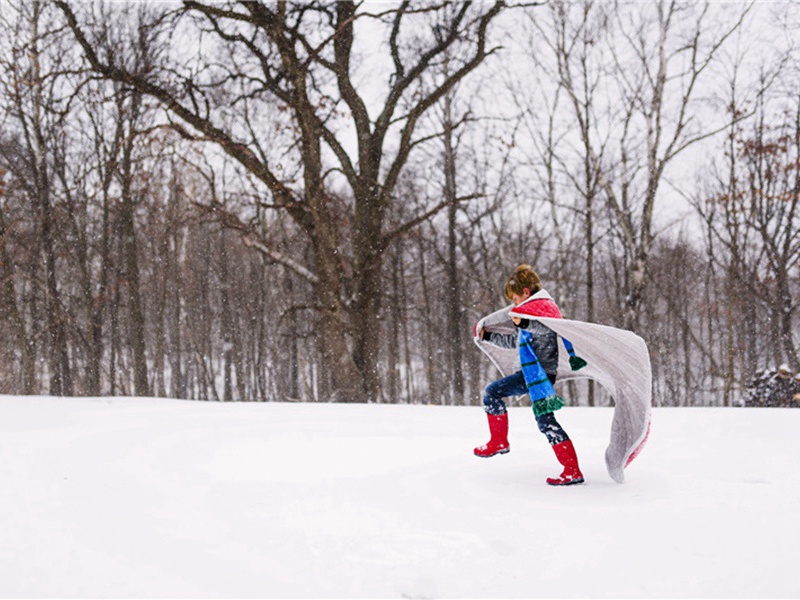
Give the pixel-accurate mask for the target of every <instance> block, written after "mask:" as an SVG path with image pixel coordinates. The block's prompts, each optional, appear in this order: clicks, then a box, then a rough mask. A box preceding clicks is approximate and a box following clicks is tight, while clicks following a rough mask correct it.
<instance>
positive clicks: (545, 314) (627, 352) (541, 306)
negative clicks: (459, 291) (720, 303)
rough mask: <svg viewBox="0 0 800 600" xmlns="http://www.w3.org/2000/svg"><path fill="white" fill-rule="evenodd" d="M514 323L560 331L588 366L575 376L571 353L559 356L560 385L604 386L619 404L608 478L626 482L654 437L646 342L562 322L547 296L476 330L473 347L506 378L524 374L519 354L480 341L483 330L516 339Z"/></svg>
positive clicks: (507, 309)
mask: <svg viewBox="0 0 800 600" xmlns="http://www.w3.org/2000/svg"><path fill="white" fill-rule="evenodd" d="M511 317H517V318H522V319H535V320H537V321H539V322H540V323H542V324H544V325H545V326H547V327H549V328H550V329H552V330H553V331H555V332H556V333H557V334H558V335H559V337H560V338H561V340H562V342H564V343H565V345H564V348H565V349H568V348H570V346H571V347H573V348H574V353H575V354H577V355H578V356H580V357H581V358H582V359H584V360H585V361H586V363H587V364H586V366H584V367H582V368H581V369H580V370H578V371H573V370H572V368H571V367H570V363H569V355H570V354H571V353H569V352H559V353H558V378H557V380H558V381H566V380H570V379H583V378H589V379H593V380H595V381H597V382H598V383H599V384H600V385H602V386H603V387H604V388H605V389H606V390H607V391H608V392H609V394H610V395H611V397H612V398H613V399H614V416H613V418H612V421H611V432H610V436H609V444H608V447H607V448H606V452H605V462H606V469H607V470H608V474H609V476H610V477H611V479H613V480H614V481H616V482H618V483H623V482H624V481H625V473H624V469H625V467H627V466H628V465H629V464H630V463H631V461H632V460H633V459H634V458H636V456H637V455H638V454H639V452H640V451H641V449H642V447H643V446H644V444H645V442H646V441H647V436H648V434H649V432H650V417H651V407H652V389H653V381H652V371H651V367H650V354H649V352H648V350H647V344H646V343H645V341H644V340H643V339H642V338H641V337H639V336H638V335H636V334H635V333H633V332H632V331H627V330H624V329H617V328H615V327H609V326H606V325H599V324H596V323H587V322H584V321H572V320H568V319H562V318H561V313H560V312H559V311H558V307H557V306H556V304H555V302H553V300H552V298H550V296H549V294H547V292H545V291H544V290H542V291H540V292H537V293H536V294H534V295H533V296H531V297H530V298H529V299H528V300H526V301H525V302H523V303H521V304H519V305H518V306H514V305H513V304H512V305H509V306H506V307H505V308H501V309H500V310H498V311H496V312H493V313H492V314H490V315H487V316H486V317H484V318H483V319H481V320H480V321H478V323H477V324H476V325H475V329H474V341H475V344H476V345H477V346H478V348H480V349H481V350H482V351H483V352H484V353H485V354H486V356H487V357H488V358H489V360H491V361H492V363H493V364H494V365H495V366H496V367H497V369H498V371H500V373H501V375H502V376H506V375H510V374H511V373H514V372H515V371H519V370H520V364H519V353H518V352H517V349H516V348H511V349H508V348H499V347H498V346H495V345H494V344H492V343H490V342H487V341H483V340H481V339H480V338H479V337H478V332H480V330H481V328H483V329H486V331H489V332H497V333H516V332H517V331H518V330H517V328H516V327H515V326H514V323H513V321H512V320H511Z"/></svg>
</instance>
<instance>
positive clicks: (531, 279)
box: [505, 265, 542, 300]
mask: <svg viewBox="0 0 800 600" xmlns="http://www.w3.org/2000/svg"><path fill="white" fill-rule="evenodd" d="M525 288H528V290H529V291H530V293H531V295H533V294H535V293H536V292H538V291H539V290H541V289H542V282H541V281H539V276H538V275H537V274H536V271H534V270H533V269H532V268H531V266H530V265H520V266H518V267H517V268H516V269H514V273H513V274H512V275H511V277H509V278H508V281H506V289H505V295H506V299H507V300H511V294H516V295H517V296H522V295H523V294H524V293H525Z"/></svg>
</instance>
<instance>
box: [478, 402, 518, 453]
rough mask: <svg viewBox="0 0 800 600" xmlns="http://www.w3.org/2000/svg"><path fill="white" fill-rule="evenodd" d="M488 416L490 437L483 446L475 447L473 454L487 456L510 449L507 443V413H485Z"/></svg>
mask: <svg viewBox="0 0 800 600" xmlns="http://www.w3.org/2000/svg"><path fill="white" fill-rule="evenodd" d="M486 416H487V417H488V418H489V433H491V436H492V439H490V440H489V442H488V443H487V444H485V445H483V446H478V447H477V448H475V450H474V452H475V456H480V457H481V458H489V457H490V456H494V455H495V454H505V453H506V452H508V451H509V450H510V447H509V445H508V413H505V414H502V415H490V414H488V413H487V414H486Z"/></svg>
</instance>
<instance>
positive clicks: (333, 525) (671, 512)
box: [0, 396, 800, 598]
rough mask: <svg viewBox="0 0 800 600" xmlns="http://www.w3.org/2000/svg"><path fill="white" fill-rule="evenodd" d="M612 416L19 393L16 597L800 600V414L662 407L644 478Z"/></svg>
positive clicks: (8, 512)
mask: <svg viewBox="0 0 800 600" xmlns="http://www.w3.org/2000/svg"><path fill="white" fill-rule="evenodd" d="M611 416H612V413H611V409H608V408H569V407H568V408H566V409H564V410H563V411H561V412H560V413H559V417H560V421H561V422H562V424H563V425H564V427H565V428H566V429H567V431H568V432H569V433H570V435H571V436H572V438H573V439H574V441H575V444H576V447H577V449H578V453H579V457H580V459H581V463H582V467H583V470H584V474H585V475H586V477H587V483H586V484H585V485H583V486H574V487H570V488H552V487H549V486H547V485H545V483H544V479H545V478H546V477H547V476H549V475H553V474H557V473H558V472H559V471H560V470H559V469H558V467H557V464H556V462H555V459H554V457H553V455H552V452H551V450H550V449H549V447H548V446H547V443H546V441H545V439H544V437H543V436H542V435H541V434H540V433H539V432H538V430H537V429H536V426H535V423H534V420H533V415H532V414H531V411H530V409H529V408H512V409H511V410H510V420H511V431H510V436H511V437H510V439H511V444H512V451H511V453H510V454H507V455H503V456H497V457H494V458H491V459H479V458H476V457H474V456H472V447H473V446H475V445H478V444H481V443H483V442H485V441H486V439H487V428H486V423H485V417H484V415H483V413H482V410H481V409H480V408H478V407H443V406H398V405H336V404H293V403H268V404H256V403H242V404H220V403H204V402H190V401H179V400H167V399H133V398H114V399H109V398H94V399H87V398H67V399H64V398H49V397H13V396H0V490H1V491H0V532H2V544H0V597H33V596H39V597H41V596H46V597H81V598H84V597H194V598H205V597H231V598H233V597H331V598H337V597H353V598H361V597H388V598H400V597H404V598H451V597H471V598H489V597H492V598H495V597H507V598H514V597H527V598H530V597H598V598H605V597H730V598H748V597H759V598H765V597H784V598H788V597H798V596H800V577H798V576H797V574H796V572H795V571H794V567H795V564H796V562H797V560H798V557H800V469H798V464H797V461H798V458H800V435H798V433H799V432H800V410H792V409H741V408H730V409H723V408H708V409H701V408H655V409H654V410H653V421H652V431H651V435H650V439H649V441H648V444H647V446H646V447H645V448H644V450H643V452H642V454H641V455H640V456H639V457H638V458H637V459H636V460H635V461H634V462H633V463H632V464H631V465H630V466H629V467H628V469H627V470H626V477H627V481H626V483H625V484H622V485H620V484H616V483H614V482H613V481H611V479H610V478H609V477H608V474H607V473H606V472H605V465H604V462H603V452H604V449H605V445H606V444H607V441H608V440H607V438H608V433H609V428H610V423H611Z"/></svg>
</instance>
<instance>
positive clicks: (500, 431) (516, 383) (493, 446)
mask: <svg viewBox="0 0 800 600" xmlns="http://www.w3.org/2000/svg"><path fill="white" fill-rule="evenodd" d="M526 389H527V388H526V386H525V377H523V375H522V372H521V371H520V372H517V373H513V374H512V375H509V376H508V377H503V378H502V379H498V380H497V381H493V382H492V383H490V384H489V385H487V386H486V390H485V391H484V394H483V408H484V410H485V411H486V417H487V419H488V421H489V434H490V435H491V439H490V440H489V442H488V443H486V444H484V445H483V446H478V447H477V448H475V450H473V452H474V453H475V456H480V457H483V458H487V457H490V456H495V455H496V454H505V453H506V452H508V451H509V444H508V413H507V412H506V403H505V400H504V399H505V398H507V397H508V396H520V395H522V394H524V393H525V391H526Z"/></svg>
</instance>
